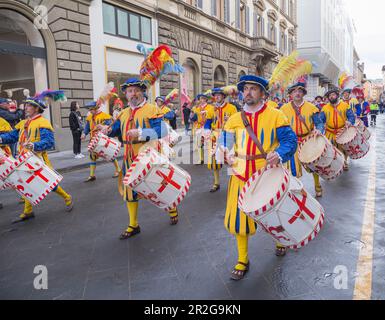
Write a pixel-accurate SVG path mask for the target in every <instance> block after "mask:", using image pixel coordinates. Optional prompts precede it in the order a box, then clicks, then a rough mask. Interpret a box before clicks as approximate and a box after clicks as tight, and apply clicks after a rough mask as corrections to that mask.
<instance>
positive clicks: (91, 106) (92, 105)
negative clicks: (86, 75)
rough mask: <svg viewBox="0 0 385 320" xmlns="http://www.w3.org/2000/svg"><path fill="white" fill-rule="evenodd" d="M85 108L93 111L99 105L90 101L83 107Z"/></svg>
mask: <svg viewBox="0 0 385 320" xmlns="http://www.w3.org/2000/svg"><path fill="white" fill-rule="evenodd" d="M84 107H85V108H87V109H95V108H98V107H99V105H98V103H97V101H91V102H88V103H86V104H85V105H84Z"/></svg>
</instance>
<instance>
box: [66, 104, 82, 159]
mask: <svg viewBox="0 0 385 320" xmlns="http://www.w3.org/2000/svg"><path fill="white" fill-rule="evenodd" d="M79 109H80V106H79V103H78V102H77V101H72V102H71V113H70V116H69V122H70V128H71V132H72V138H73V151H74V155H75V159H82V158H84V155H83V154H82V153H81V136H82V132H83V130H84V126H83V120H82V115H81V113H80V111H79Z"/></svg>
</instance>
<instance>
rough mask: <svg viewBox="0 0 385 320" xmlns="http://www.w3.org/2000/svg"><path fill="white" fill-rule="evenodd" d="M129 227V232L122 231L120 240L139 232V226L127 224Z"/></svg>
mask: <svg viewBox="0 0 385 320" xmlns="http://www.w3.org/2000/svg"><path fill="white" fill-rule="evenodd" d="M129 228H131V229H132V231H130V232H128V231H127V230H126V231H124V232H123V233H122V234H121V235H120V237H119V239H120V240H126V239H128V238H131V237H133V236H135V235H136V234H138V233H140V227H139V226H137V227H136V228H134V227H131V226H129Z"/></svg>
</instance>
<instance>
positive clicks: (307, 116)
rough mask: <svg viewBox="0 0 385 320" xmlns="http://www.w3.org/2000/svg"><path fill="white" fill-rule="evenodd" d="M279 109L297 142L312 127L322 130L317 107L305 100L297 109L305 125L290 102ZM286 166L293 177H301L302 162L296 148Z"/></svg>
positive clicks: (301, 139)
mask: <svg viewBox="0 0 385 320" xmlns="http://www.w3.org/2000/svg"><path fill="white" fill-rule="evenodd" d="M281 111H282V112H283V113H284V114H285V116H286V117H287V118H288V120H289V123H290V126H291V128H292V129H293V131H294V132H295V134H296V135H297V137H298V143H301V142H302V141H304V140H305V139H306V137H307V136H308V135H309V134H310V133H311V132H312V131H313V130H314V127H316V128H317V129H319V130H320V131H322V130H323V123H322V122H321V120H320V118H319V113H320V111H319V109H318V108H317V107H316V106H315V105H313V104H312V103H310V102H307V101H305V102H304V103H303V104H302V105H301V106H300V107H299V108H298V111H299V113H300V115H301V116H302V118H303V120H304V121H305V123H306V125H305V124H304V123H303V122H302V121H301V120H300V118H299V117H298V116H297V113H296V112H295V110H294V108H293V105H292V103H287V104H285V105H284V106H283V107H282V108H281ZM287 168H288V169H289V170H290V171H291V173H292V175H293V176H294V177H297V178H300V177H302V164H301V162H300V161H299V159H298V150H297V152H296V153H295V154H294V155H293V157H291V159H290V161H288V163H287Z"/></svg>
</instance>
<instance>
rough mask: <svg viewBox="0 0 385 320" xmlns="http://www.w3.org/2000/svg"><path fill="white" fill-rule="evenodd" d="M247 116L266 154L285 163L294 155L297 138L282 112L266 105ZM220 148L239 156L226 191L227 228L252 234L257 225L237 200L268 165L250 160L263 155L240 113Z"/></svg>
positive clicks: (232, 120) (226, 129) (228, 126)
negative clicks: (251, 179) (245, 187)
mask: <svg viewBox="0 0 385 320" xmlns="http://www.w3.org/2000/svg"><path fill="white" fill-rule="evenodd" d="M246 116H247V119H248V121H249V123H250V125H251V128H252V130H253V131H254V133H255V135H256V136H257V138H258V140H259V141H260V142H261V145H262V146H263V149H264V151H265V152H266V153H270V152H273V151H276V152H277V153H278V154H279V156H280V158H281V160H282V163H285V162H287V161H288V160H289V159H290V157H292V156H293V154H294V153H295V151H296V149H297V137H296V135H295V133H294V132H293V130H292V129H291V128H290V125H289V122H288V120H287V118H286V116H285V115H284V114H283V113H282V112H281V111H280V110H277V109H275V108H272V107H268V106H267V105H266V104H265V106H264V107H263V108H262V109H261V110H260V111H258V112H256V113H254V114H252V113H247V112H246ZM220 145H221V146H223V147H226V148H228V149H229V150H231V149H233V148H234V151H235V156H236V161H235V163H234V164H233V165H232V170H233V175H232V176H231V177H230V181H229V185H228V190H227V206H226V215H225V220H224V225H225V228H226V229H227V230H228V231H229V232H230V233H231V234H234V235H241V236H247V235H253V234H255V231H256V225H255V222H254V220H253V219H251V218H249V217H248V216H247V215H246V214H245V213H244V212H242V211H241V210H240V209H239V207H238V197H239V194H240V192H241V190H242V188H243V187H244V185H245V183H246V182H247V181H248V180H249V178H250V177H251V176H252V175H253V174H254V173H255V172H257V171H258V170H259V169H261V168H263V167H264V166H265V165H266V160H265V159H263V158H262V157H261V158H259V159H256V160H250V157H254V156H261V152H260V151H259V149H258V148H257V146H256V144H255V143H254V142H253V140H252V138H251V137H250V136H249V134H248V133H247V130H246V128H245V126H244V124H243V121H242V117H241V113H236V114H234V115H233V116H231V117H230V119H229V120H228V121H227V123H226V125H225V127H224V131H223V132H222V134H221V138H220Z"/></svg>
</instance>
